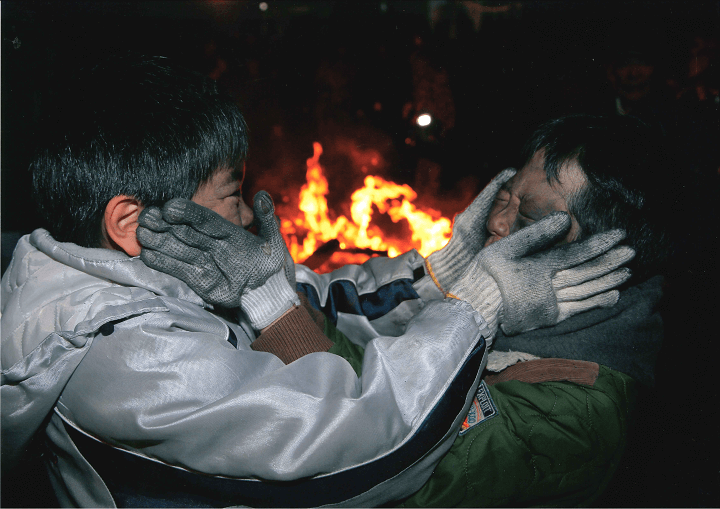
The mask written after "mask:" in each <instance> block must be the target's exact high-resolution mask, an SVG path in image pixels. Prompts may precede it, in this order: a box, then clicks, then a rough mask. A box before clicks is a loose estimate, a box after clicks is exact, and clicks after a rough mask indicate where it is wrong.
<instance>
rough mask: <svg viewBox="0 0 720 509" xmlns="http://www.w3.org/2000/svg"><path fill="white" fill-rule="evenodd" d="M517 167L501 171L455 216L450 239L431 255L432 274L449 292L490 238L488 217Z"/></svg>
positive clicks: (436, 282)
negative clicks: (497, 196)
mask: <svg viewBox="0 0 720 509" xmlns="http://www.w3.org/2000/svg"><path fill="white" fill-rule="evenodd" d="M515 173H516V170H515V169H514V168H507V169H505V170H503V171H501V172H500V173H498V174H497V175H496V176H495V178H494V179H492V181H490V183H489V184H488V185H487V186H485V189H483V190H482V192H481V193H480V194H479V195H478V196H477V197H476V198H475V199H474V200H473V202H472V203H471V204H470V205H469V206H468V207H467V208H466V209H465V210H463V211H462V212H460V213H459V214H458V215H456V216H455V219H454V221H453V232H452V237H451V238H450V242H448V243H447V244H446V245H445V247H443V248H442V249H440V250H438V251H435V252H434V253H431V254H430V255H429V256H428V257H427V263H426V265H427V268H428V273H429V274H430V275H431V277H432V278H433V281H435V284H436V285H437V286H438V287H439V288H440V290H441V291H442V292H443V293H445V292H447V290H448V288H450V287H451V286H452V285H453V284H454V283H455V281H457V279H458V278H459V277H460V276H461V275H462V274H463V273H464V272H465V270H466V269H467V267H468V265H470V262H471V261H472V260H473V258H475V255H477V254H478V252H479V251H480V250H481V249H482V247H483V246H484V245H485V241H486V240H487V238H488V231H487V227H486V223H487V216H488V214H489V213H490V209H491V208H492V204H493V201H494V200H495V195H496V194H497V193H498V191H499V190H500V188H501V187H502V186H503V184H505V182H507V181H508V180H510V179H511V178H512V177H513V175H515Z"/></svg>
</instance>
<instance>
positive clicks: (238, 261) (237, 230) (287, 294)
mask: <svg viewBox="0 0 720 509" xmlns="http://www.w3.org/2000/svg"><path fill="white" fill-rule="evenodd" d="M253 212H254V214H255V220H256V222H257V224H258V236H255V235H253V234H252V233H250V232H248V231H247V230H245V229H244V228H242V227H240V226H236V225H234V224H232V223H231V222H230V221H227V220H226V219H224V218H222V217H221V216H220V215H218V214H216V213H215V212H213V211H212V210H209V209H207V208H205V207H202V206H200V205H198V204H196V203H194V202H192V201H190V200H184V199H173V200H170V201H168V202H167V203H166V204H165V206H164V207H163V209H162V211H161V210H160V209H159V208H157V207H148V208H146V209H145V210H143V212H142V213H141V214H140V218H139V219H138V222H139V224H140V226H139V227H138V229H137V238H138V241H139V242H140V243H141V244H142V246H143V250H142V251H141V253H140V258H141V259H142V260H143V261H144V262H145V264H146V265H148V266H149V267H152V268H154V269H156V270H159V271H161V272H164V273H166V274H170V275H171V276H175V277H177V278H178V279H180V280H182V281H184V282H185V283H186V284H187V285H188V286H189V287H190V288H192V289H193V290H194V291H195V292H196V293H197V294H198V295H199V296H200V297H202V298H203V299H204V300H205V301H207V302H210V303H212V304H216V305H219V306H224V307H228V308H234V307H240V308H242V310H243V311H244V312H245V313H246V314H247V316H248V318H249V320H250V323H251V324H252V325H253V327H254V328H255V329H258V330H259V329H263V328H265V327H267V326H268V325H270V324H271V323H272V322H273V321H275V320H276V319H277V318H279V317H280V316H281V315H283V314H284V313H285V312H286V311H288V310H289V309H290V308H291V307H292V306H294V305H299V304H300V301H299V298H298V296H297V294H296V293H295V291H294V288H292V287H291V286H290V284H289V282H288V279H287V277H286V274H285V266H286V263H285V261H286V251H287V248H286V247H285V245H284V242H283V239H282V235H281V234H280V229H279V227H278V223H277V221H276V219H275V207H274V206H273V202H272V198H270V195H269V194H268V193H267V192H265V191H260V192H258V193H257V194H256V195H255V199H254V207H253ZM293 276H294V266H293Z"/></svg>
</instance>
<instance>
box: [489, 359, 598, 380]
mask: <svg viewBox="0 0 720 509" xmlns="http://www.w3.org/2000/svg"><path fill="white" fill-rule="evenodd" d="M599 372H600V366H599V365H598V364H597V363H596V362H588V361H571V360H567V359H538V360H536V361H525V362H518V363H517V364H515V365H513V366H510V367H509V368H507V369H504V370H503V371H501V372H500V373H498V374H493V375H487V376H486V377H485V378H484V380H485V383H486V384H488V385H495V384H497V383H500V382H507V381H509V380H518V381H520V382H526V383H530V384H536V383H540V382H566V381H567V382H574V383H576V384H582V385H589V386H593V385H595V380H597V377H598V374H599Z"/></svg>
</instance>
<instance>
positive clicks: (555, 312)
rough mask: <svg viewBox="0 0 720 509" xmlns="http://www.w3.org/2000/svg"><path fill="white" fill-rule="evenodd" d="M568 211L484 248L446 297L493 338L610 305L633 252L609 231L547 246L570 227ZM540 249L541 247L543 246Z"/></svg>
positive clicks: (619, 233)
mask: <svg viewBox="0 0 720 509" xmlns="http://www.w3.org/2000/svg"><path fill="white" fill-rule="evenodd" d="M570 225H571V221H570V216H569V215H568V214H566V213H565V212H554V213H552V214H549V215H547V216H545V217H544V218H542V219H541V220H540V221H538V222H537V223H535V224H533V225H531V226H528V227H526V228H523V229H522V230H519V231H517V232H515V233H513V234H512V235H509V236H507V237H505V238H503V239H501V240H499V241H498V242H495V243H494V244H492V245H490V246H488V247H486V248H485V249H483V250H482V251H480V253H479V254H478V255H477V256H476V257H475V259H474V260H473V261H472V263H471V264H470V266H469V267H468V269H467V271H466V272H465V273H464V274H463V275H462V277H461V278H460V279H459V280H458V281H457V283H456V284H455V285H454V286H453V287H452V288H451V289H450V292H449V294H448V296H451V297H456V298H459V299H462V300H465V301H467V302H469V303H470V304H472V306H473V307H474V308H475V310H477V311H478V312H479V313H480V314H481V315H482V316H483V318H485V320H486V321H487V322H488V325H489V327H490V330H491V332H492V333H493V335H494V334H495V332H497V327H498V322H499V323H500V326H501V327H502V329H503V331H504V332H505V333H506V334H509V335H510V334H519V333H521V332H525V331H528V330H532V329H537V328H540V327H548V326H551V325H555V324H557V323H559V322H561V321H563V320H565V319H567V318H569V317H571V316H573V315H575V314H577V313H582V312H583V311H588V310H590V309H593V308H596V307H610V306H613V305H615V303H616V302H617V300H618V298H619V292H618V291H617V290H613V288H616V287H617V286H619V285H621V284H622V283H623V282H625V281H626V280H627V279H628V278H629V277H630V270H629V269H627V268H619V267H621V266H622V265H624V264H625V263H627V262H628V261H630V260H631V259H632V258H633V257H634V256H635V251H634V250H633V249H632V248H630V247H628V246H618V247H615V248H614V249H613V246H615V245H616V244H617V243H618V242H620V241H621V240H622V239H623V238H624V237H625V234H624V232H622V231H620V230H611V231H608V232H604V233H599V234H597V235H593V236H592V237H590V238H588V239H585V240H583V241H579V242H572V243H569V244H563V245H560V246H556V247H553V248H552V249H548V248H550V247H551V246H553V245H554V244H555V243H556V242H558V241H559V240H560V239H562V238H563V237H564V236H565V235H566V234H567V232H568V230H569V229H570ZM543 250H544V251H543Z"/></svg>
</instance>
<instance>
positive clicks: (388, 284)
mask: <svg viewBox="0 0 720 509" xmlns="http://www.w3.org/2000/svg"><path fill="white" fill-rule="evenodd" d="M295 268H296V271H295V272H296V279H297V290H298V292H300V293H304V294H305V295H306V296H307V298H308V300H309V301H310V303H311V304H312V306H313V307H314V308H315V309H318V310H321V311H322V312H323V313H324V314H325V315H326V316H327V317H328V318H329V319H330V320H331V321H332V322H333V324H334V325H336V326H337V328H338V329H339V330H340V331H341V332H343V333H344V334H345V335H346V336H347V337H348V338H349V339H350V340H351V341H352V342H353V343H355V344H358V345H360V346H365V344H366V343H367V342H368V341H370V340H371V339H373V338H374V337H376V336H379V335H382V336H399V335H401V334H403V332H404V331H405V328H406V326H407V324H408V322H409V321H410V319H411V318H412V317H413V316H415V315H416V314H417V313H418V312H419V311H420V310H421V309H423V308H424V307H425V306H426V305H427V303H428V302H431V301H434V300H442V299H444V298H445V296H444V295H443V293H442V292H441V291H440V290H439V289H438V288H437V286H436V285H435V283H433V281H432V279H431V277H430V276H428V275H426V273H425V259H424V258H423V257H422V256H420V254H419V253H418V252H417V251H415V250H412V251H408V252H407V253H404V254H402V255H400V256H398V257H397V258H386V257H376V258H371V259H369V260H368V261H367V262H365V263H363V264H362V265H346V266H344V267H342V268H340V269H337V270H335V271H333V272H330V273H328V274H316V273H315V272H313V271H312V270H310V269H308V268H307V267H305V266H303V265H295Z"/></svg>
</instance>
